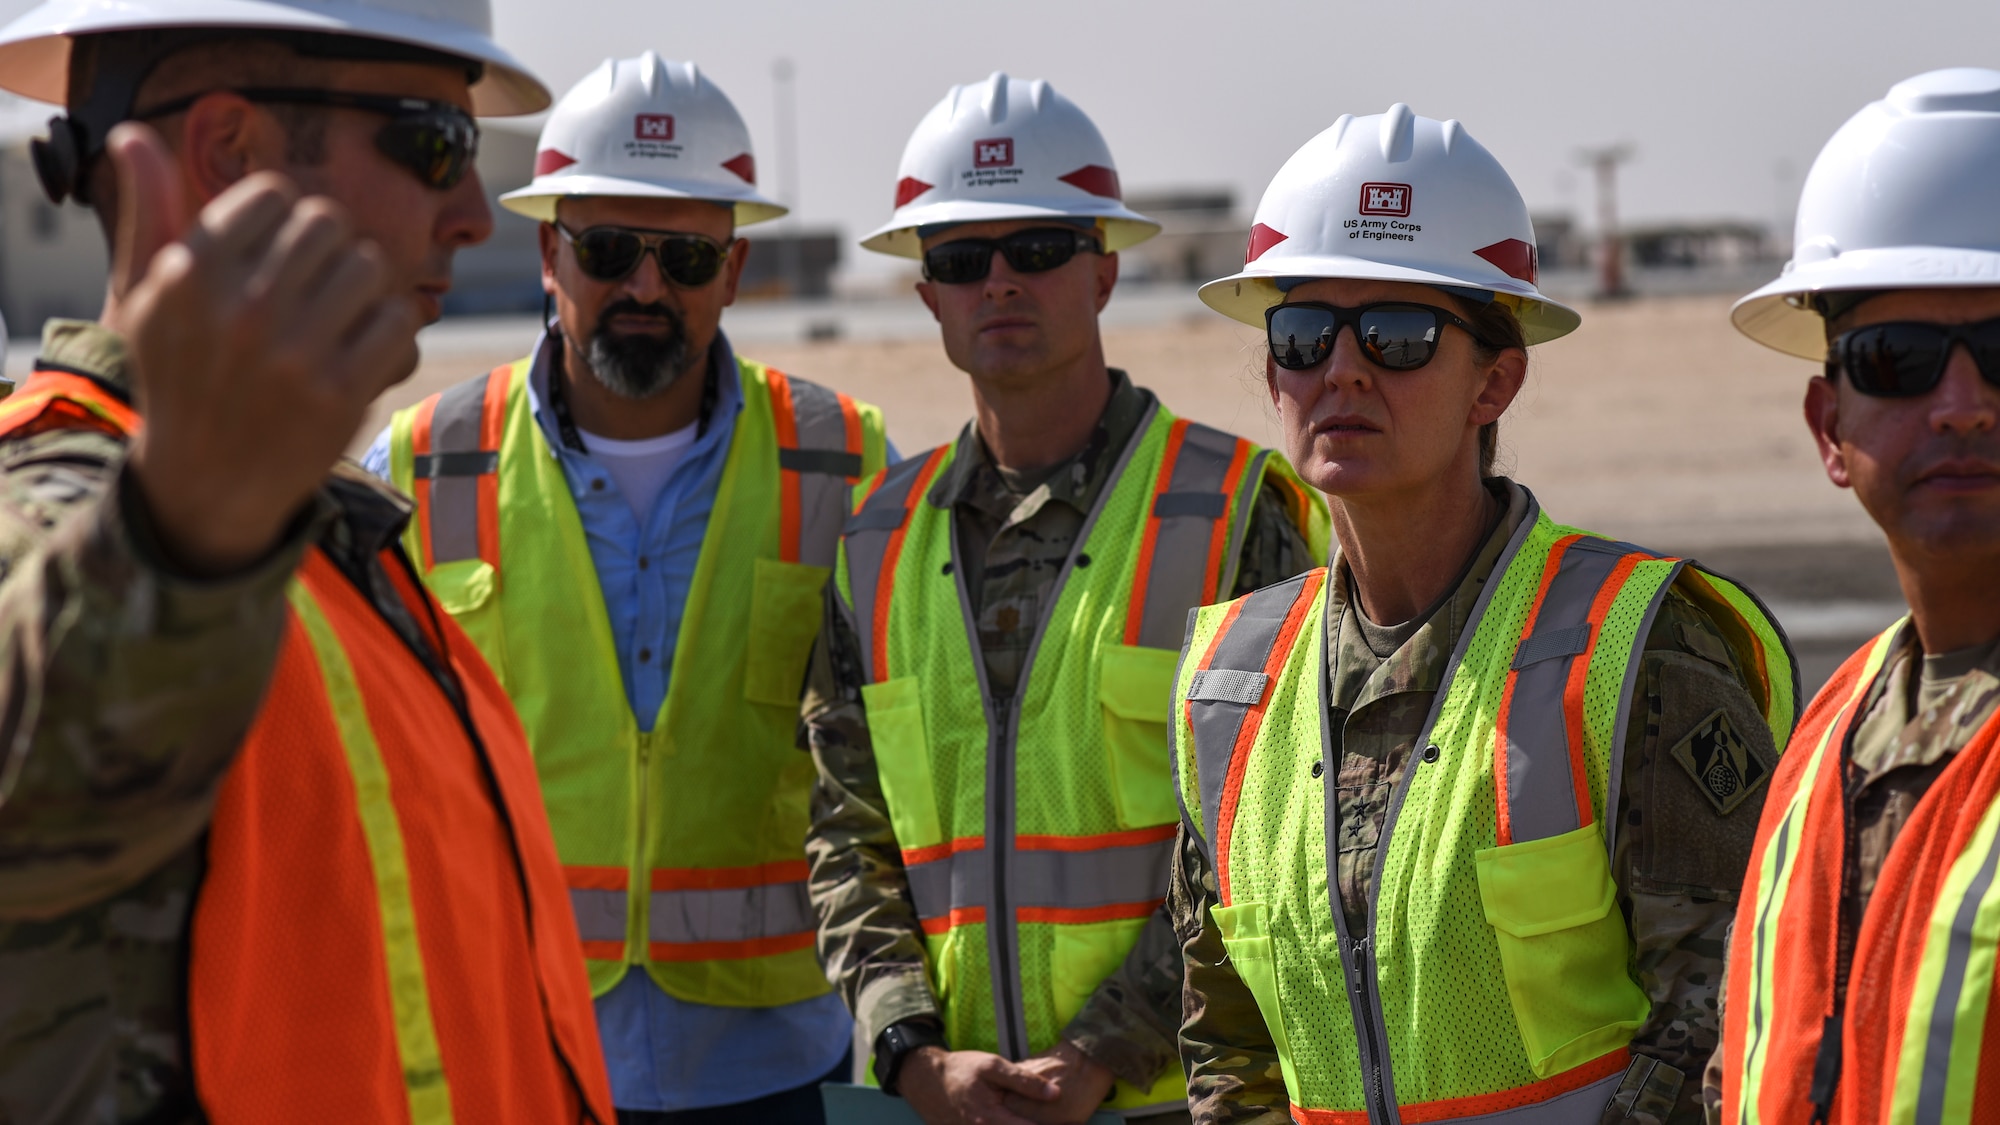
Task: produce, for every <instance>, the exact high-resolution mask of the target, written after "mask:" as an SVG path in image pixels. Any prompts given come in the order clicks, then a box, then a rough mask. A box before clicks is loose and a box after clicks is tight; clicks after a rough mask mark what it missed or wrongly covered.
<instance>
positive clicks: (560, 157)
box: [500, 51, 785, 226]
mask: <svg viewBox="0 0 2000 1125" xmlns="http://www.w3.org/2000/svg"><path fill="white" fill-rule="evenodd" d="M570 195H609V196H621V197H625V198H643V199H706V200H710V201H712V202H715V203H727V204H734V205H735V207H736V225H737V226H743V225H745V224H748V223H761V222H763V221H764V220H766V219H775V218H777V217H778V216H780V215H783V214H784V213H785V208H784V207H782V206H780V205H778V204H776V203H773V202H772V201H770V200H769V199H766V198H765V197H764V196H762V195H760V194H758V191H757V163H756V158H755V157H754V156H752V155H751V151H750V127H749V126H748V125H745V124H744V123H743V115H742V114H740V113H738V112H736V106H735V105H734V104H733V103H731V102H730V100H729V96H728V95H727V94H724V93H723V92H722V89H721V87H718V86H717V85H716V84H715V83H713V82H711V81H709V80H708V76H707V75H705V74H703V73H702V72H701V71H700V70H699V69H697V68H696V67H695V65H694V64H693V63H690V62H668V61H666V60H665V59H662V58H660V56H658V55H656V54H654V53H653V52H651V51H647V52H646V53H645V54H643V55H640V56H639V57H638V58H635V59H605V60H604V62H603V63H602V64H600V65H599V66H598V68H597V69H596V70H593V71H591V72H590V73H589V74H588V75H586V76H585V77H584V80H583V81H581V82H579V83H577V84H576V85H575V86H574V87H573V88H572V89H571V90H570V92H569V93H567V94H564V95H563V96H562V101H560V102H558V103H556V108H555V112H554V113H551V114H549V121H548V124H546V125H544V126H542V139H541V141H540V142H539V143H538V144H537V145H536V146H535V179H534V181H533V182H532V183H530V184H529V185H528V186H527V187H524V188H520V189H518V190H516V191H510V192H508V193H507V194H505V195H503V196H501V197H500V202H501V204H502V205H504V206H505V207H506V208H507V209H508V210H510V211H516V212H519V213H520V214H523V215H526V216H528V217H529V218H531V219H538V220H540V221H542V222H545V223H547V222H554V221H555V217H556V202H557V201H558V200H560V199H562V198H563V197H564V196H570Z"/></svg>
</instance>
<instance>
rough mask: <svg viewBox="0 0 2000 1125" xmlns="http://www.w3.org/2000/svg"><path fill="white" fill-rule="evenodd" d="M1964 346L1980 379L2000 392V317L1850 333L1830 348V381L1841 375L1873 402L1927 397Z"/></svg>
mask: <svg viewBox="0 0 2000 1125" xmlns="http://www.w3.org/2000/svg"><path fill="white" fill-rule="evenodd" d="M1960 344H1964V345H1965V348H1966V350H1967V351H1969V352H1971V353H1972V362H1973V363H1974V364H1975V365H1976V366H1978V368H1979V374H1980V375H1981V376H1982V377H1983V378H1985V380H1986V381H1987V382H1989V383H1991V384H1993V385H1994V386H1996V387H2000V318H1995V319H1993V320H1982V321H1980V322H1979V323H1977V324H1930V323H1927V322H1925V321H1921V320H1897V321H1891V322H1889V323H1887V324H1869V325H1864V326H1863V327H1860V328H1850V329H1848V330H1847V331H1845V332H1842V333H1841V334H1840V335H1838V336H1835V337H1834V338H1833V343H1831V344H1830V345H1828V346H1827V355H1826V377H1827V378H1828V379H1835V380H1837V379H1838V378H1839V377H1840V373H1841V372H1843V371H1844V372H1846V373H1847V378H1848V380H1849V381H1850V382H1852V383H1853V384H1854V389H1855V390H1857V391H1860V392H1861V393H1862V394H1864V395H1871V396H1873V397H1875V398H1914V397H1916V396H1917V395H1924V394H1929V393H1930V392H1931V391H1933V390H1935V389H1936V388H1937V385H1938V383H1940V382H1941V381H1943V379H1944V369H1945V367H1946V365H1948V364H1949V363H1950V362H1951V353H1952V352H1953V350H1955V349H1956V348H1957V347H1958V345H1960Z"/></svg>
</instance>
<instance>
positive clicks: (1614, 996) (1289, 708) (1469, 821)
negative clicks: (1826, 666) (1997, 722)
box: [1174, 504, 1795, 1125]
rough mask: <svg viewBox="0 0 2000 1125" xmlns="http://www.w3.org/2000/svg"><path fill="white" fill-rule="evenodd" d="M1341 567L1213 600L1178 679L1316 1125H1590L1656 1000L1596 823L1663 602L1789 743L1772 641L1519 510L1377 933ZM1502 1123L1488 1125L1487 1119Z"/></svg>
mask: <svg viewBox="0 0 2000 1125" xmlns="http://www.w3.org/2000/svg"><path fill="white" fill-rule="evenodd" d="M1327 581H1328V579H1327V575H1326V572H1325V571H1323V570H1322V571H1316V572H1314V573H1312V574H1308V575H1304V576H1301V577H1300V578H1298V579H1294V580H1293V581H1291V582H1288V583H1284V584H1281V585H1278V586H1273V587H1269V588H1266V589H1264V590H1260V591H1258V592H1257V593H1255V594H1252V595H1250V596H1248V597H1246V598H1243V599H1239V600H1238V601H1236V602H1233V603H1230V604H1228V605H1223V606H1211V607H1208V608H1206V609H1203V610H1201V611H1200V613H1199V615H1198V617H1197V619H1196V621H1195V623H1194V625H1193V627H1192V630H1191V632H1190V635H1189V640H1188V647H1187V648H1186V650H1185V655H1184V659H1183V665H1182V669H1181V673H1180V676H1179V679H1178V682H1177V685H1176V696H1175V699H1176V703H1175V708H1174V715H1175V718H1176V722H1177V737H1178V739H1179V742H1178V756H1177V758H1176V763H1177V768H1178V771H1179V782H1180V791H1181V796H1182V799H1183V801H1184V802H1185V807H1186V809H1187V813H1188V819H1189V823H1190V826H1191V829H1192V830H1193V832H1194V833H1195V834H1196V836H1197V838H1198V840H1199V842H1200V844H1201V845H1202V846H1203V848H1204V850H1205V851H1206V853H1207V854H1208V856H1209V858H1210V860H1211V862H1212V863H1213V865H1214V869H1215V871H1216V874H1217V878H1218V883H1219V890H1220V898H1221V901H1220V904H1219V905H1217V906H1215V907H1213V908H1212V909H1211V916H1212V918H1213V920H1214V924H1215V925H1216V927H1217V929H1218V930H1219V931H1220V933H1221V936H1222V939H1223V943H1224V945H1225V946H1226V947H1227V949H1228V950H1229V955H1230V960H1231V962H1232V963H1233V964H1234V966H1235V967H1236V970H1237V972H1238V973H1239V974H1240V976H1241V977H1242V979H1243V981H1244V983H1245V984H1246V986H1247V987H1248V988H1249V989H1250V991H1251V992H1252V993H1253V994H1254V995H1255V997H1256V1000H1257V1004H1258V1007H1259V1009H1260V1010H1261V1011H1262V1013H1263V1015H1264V1020H1265V1023H1266V1025H1267V1026H1268V1027H1269V1028H1270V1029H1271V1032H1272V1035H1273V1037H1274V1040H1275V1042H1276V1043H1277V1046H1278V1051H1279V1054H1280V1057H1281V1060H1282V1066H1283V1071H1284V1078H1285V1085H1286V1087H1287V1090H1288V1092H1289V1094H1290V1097H1291V1100H1292V1102H1293V1106H1294V1108H1293V1115H1294V1116H1295V1117H1296V1118H1298V1119H1299V1120H1300V1121H1303V1122H1308V1123H1322V1122H1323V1123H1333V1122H1339V1123H1342V1125H1347V1123H1350V1122H1363V1121H1371V1122H1377V1123H1385V1122H1394V1121H1399V1120H1400V1121H1437V1120H1447V1119H1454V1118H1463V1117H1474V1116H1479V1115H1485V1114H1502V1115H1505V1116H1502V1117H1495V1118H1493V1120H1505V1121H1508V1122H1535V1123H1538V1125H1539V1123H1553V1122H1565V1123H1566V1122H1579V1123H1584V1122H1595V1121H1596V1120H1598V1115H1599V1113H1600V1111H1601V1110H1602V1108H1603V1106H1604V1104H1605V1102H1606V1101H1607V1100H1608V1099H1609V1097H1610V1095H1611V1092H1612V1090H1613V1089H1615V1088H1616V1086H1617V1084H1618V1082H1619V1081H1620V1078H1621V1076H1622V1074H1623V1072H1624V1070H1625V1068H1626V1066H1627V1063H1628V1054H1627V1051H1626V1044H1627V1043H1628V1042H1629V1040H1630V1039H1631V1036H1632V1034H1633V1033H1634V1032H1635V1031H1636V1030H1637V1029H1638V1028H1639V1027H1640V1026H1642V1025H1643V1023H1644V1021H1645V1019H1646V1017H1647V1015H1648V1012H1649V1004H1648V1001H1647V999H1646V996H1645V994H1644V993H1643V992H1642V991H1641V990H1640V988H1639V986H1638V985H1637V983H1635V982H1634V981H1633V980H1632V979H1631V977H1630V975H1629V974H1628V970H1627V963H1628V960H1629V957H1630V952H1631V942H1630V939H1629V937H1628V935H1627V933H1626V930H1625V923H1624V918H1623V915H1622V913H1621V912H1620V911H1619V910H1618V907H1617V903H1616V897H1615V896H1616V886H1615V884H1614V883H1613V880H1612V877H1611V872H1610V863H1609V856H1610V854H1611V850H1612V848H1613V846H1614V843H1615V841H1613V840H1611V839H1609V838H1607V826H1606V824H1605V816H1604V810H1605V809H1607V808H1612V807H1615V806H1616V800H1617V798H1616V793H1615V790H1614V786H1615V784H1616V780H1617V778H1618V777H1619V774H1620V772H1621V771H1620V754H1621V750H1622V747H1623V745H1624V740H1625V730H1626V723H1627V720H1628V711H1629V707H1630V703H1631V692H1632V679H1633V675H1634V673H1635V671H1636V666H1637V662H1638V659H1639V654H1640V652H1641V651H1642V649H1643V646H1644V643H1645V639H1646V635H1647V632H1648V629H1649V627H1650V624H1651V621H1652V619H1653V616H1654V614H1655V613H1656V611H1657V609H1658V607H1659V604H1660V601H1661V599H1662V598H1664V596H1665V595H1666V592H1667V590H1668V588H1669V586H1671V585H1676V584H1678V588H1679V589H1680V590H1681V591H1682V592H1683V593H1684V594H1686V595H1687V596H1689V597H1690V598H1691V599H1693V600H1694V601H1695V602H1696V603H1697V604H1699V605H1701V606H1702V607H1703V608H1704V609H1706V610H1707V611H1708V612H1709V615H1710V616H1711V618H1713V619H1714V620H1716V622H1717V624H1718V627H1719V628H1721V629H1722V631H1723V632H1724V634H1725V636H1727V637H1728V638H1729V639H1730V643H1731V644H1732V647H1734V648H1735V649H1736V650H1737V653H1738V655H1739V658H1741V659H1742V661H1743V664H1744V666H1746V667H1749V668H1752V669H1754V670H1755V671H1756V674H1757V675H1756V678H1757V680H1758V684H1759V686H1760V689H1761V692H1762V698H1761V699H1760V700H1759V702H1760V703H1761V704H1762V705H1763V706H1764V710H1765V715H1766V718H1767V721H1768V722H1769V723H1770V725H1771V727H1772V729H1773V731H1775V732H1776V733H1777V734H1778V735H1779V736H1780V741H1782V736H1783V734H1784V733H1785V732H1786V731H1788V730H1789V729H1790V725H1791V721H1792V700H1793V697H1794V694H1795V689H1794V686H1793V673H1792V668H1791V660H1790V656H1789V654H1788V652H1787V650H1786V647H1785V642H1784V640H1783V638H1782V635H1781V634H1780V633H1779V632H1778V631H1777V629H1776V627H1775V626H1774V625H1773V624H1772V623H1771V622H1770V620H1769V618H1768V616H1767V615H1766V614H1765V613H1764V612H1763V611H1762V610H1761V609H1760V608H1758V606H1757V605H1756V603H1755V602H1754V601H1753V600H1752V599H1751V598H1750V596H1749V595H1748V594H1746V593H1745V592H1743V591H1742V590H1741V589H1739V588H1738V587H1736V586H1734V585H1733V584H1731V583H1729V582H1727V581H1726V580H1723V579H1721V578H1718V577H1716V576H1714V575H1711V574H1708V573H1706V572H1703V571H1699V570H1696V569H1693V568H1691V567H1689V566H1688V565H1687V564H1686V563H1685V562H1684V561H1683V560H1679V559H1665V558H1657V557H1655V556H1653V555H1651V554H1648V553H1646V552H1643V551H1640V550H1639V549H1637V548H1634V547H1631V546H1630V545H1627V544H1618V543H1611V542H1608V541H1606V540H1602V539H1597V538H1595V537H1591V536H1587V535H1585V534H1584V533H1581V532H1577V531H1575V530H1574V529H1569V528H1562V527H1558V526H1556V525H1554V524H1553V523H1551V522H1550V521H1549V520H1548V519H1547V518H1546V517H1545V516H1543V515H1542V514H1541V513H1540V510H1539V508H1538V507H1537V506H1535V505H1533V504H1531V505H1530V515H1529V518H1528V519H1526V520H1524V521H1523V523H1522V525H1521V527H1520V529H1519V530H1518V531H1517V532H1516V534H1515V536H1514V538H1513V540H1512V541H1511V542H1510V543H1509V544H1508V545H1507V549H1506V551H1505V552H1504V553H1503V555H1502V556H1501V559H1500V561H1499V562H1498V563H1497V564H1496V566H1495V569H1494V572H1493V574H1492V576H1491V577H1490V578H1489V579H1488V580H1487V582H1486V585H1485V588H1484V589H1483V591H1482V593H1481V596H1480V599H1479V602H1478V604H1477V605H1476V606H1475V608H1474V610H1473V614H1472V619H1471V620H1470V621H1469V622H1468V623H1467V625H1466V627H1465V630H1464V632H1463V634H1462V635H1461V637H1460V639H1459V643H1458V648H1457V650H1456V651H1455V652H1454V653H1453V654H1452V660H1451V665H1450V667H1449V670H1448V671H1447V673H1446V676H1445V681H1444V685H1443V687H1442V688H1441V690H1440V691H1439V692H1438V695H1437V699H1436V701H1435V703H1434V704H1433V710H1432V713H1431V715H1430V717H1429V719H1428V721H1427V722H1426V724H1425V733H1424V735H1423V736H1422V737H1421V738H1420V739H1419V740H1418V742H1417V743H1416V746H1417V747H1418V749H1417V750H1415V751H1413V753H1412V756H1411V759H1410V761H1409V764H1408V766H1407V768H1406V772H1405V774H1404V777H1403V778H1402V780H1401V781H1400V782H1399V783H1398V785H1397V787H1396V790H1395V793H1394V796H1393V797H1392V801H1391V805H1390V813H1389V820H1388V823H1387V825H1386V827H1385V830H1384V842H1383V843H1382V844H1381V846H1380V849H1379V851H1378V853H1377V861H1376V862H1377V867H1376V871H1375V874H1374V879H1373V884H1372V890H1371V895H1370V902H1369V912H1368V913H1369V931H1368V932H1367V933H1364V934H1353V933H1349V932H1347V931H1348V927H1347V923H1346V919H1345V915H1344V912H1343V911H1342V910H1341V909H1340V907H1339V905H1338V904H1336V903H1335V902H1333V901H1332V899H1331V897H1330V892H1329V889H1328V888H1329V876H1328V873H1329V864H1328V860H1329V856H1330V855H1332V854H1334V852H1335V851H1336V850H1337V842H1336V841H1335V840H1334V838H1333V829H1332V826H1333V825H1335V824H1337V819H1336V818H1335V815H1334V812H1335V810H1334V807H1333V802H1334V785H1333V776H1334V774H1335V771H1333V770H1331V769H1326V770H1324V771H1323V772H1324V774H1325V775H1326V776H1325V777H1321V776H1318V773H1320V772H1322V771H1317V770H1315V769H1314V768H1313V767H1314V766H1315V765H1316V764H1317V763H1320V762H1323V761H1328V760H1332V757H1333V752H1332V749H1331V746H1330V743H1329V739H1328V732H1327V727H1326V724H1327V722H1328V717H1327V716H1328V712H1327V706H1326V695H1325V692H1326V690H1327V688H1326V648H1325V645H1326V640H1325V637H1326V633H1325V612H1326V605H1327V601H1326V589H1325V585H1326V582H1327ZM1485 1119H1486V1118H1482V1120H1485Z"/></svg>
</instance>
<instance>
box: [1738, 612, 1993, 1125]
mask: <svg viewBox="0 0 2000 1125" xmlns="http://www.w3.org/2000/svg"><path fill="white" fill-rule="evenodd" d="M1861 706H1862V709H1861V718H1860V719H1859V720H1858V721H1857V722H1856V723H1855V726H1854V737H1853V739H1852V740H1851V746H1850V749H1849V755H1848V760H1847V786H1846V791H1847V808H1848V816H1849V818H1850V823H1852V825H1853V826H1854V848H1855V850H1854V867H1855V870H1854V873H1853V881H1852V882H1851V883H1849V890H1848V892H1847V893H1846V894H1844V895H1842V896H1841V903H1840V920H1841V928H1842V931H1843V932H1844V933H1845V934H1847V935H1848V940H1847V941H1846V942H1845V943H1844V945H1845V948H1846V949H1848V950H1849V951H1850V953H1851V952H1852V949H1853V941H1852V937H1853V935H1855V934H1858V933H1859V932H1860V930H1861V916H1862V913H1863V911H1865V910H1866V909H1867V907H1868V900H1869V898H1870V896H1872V895H1873V894H1874V893H1875V880H1876V878H1877V877H1878V876H1880V875H1881V873H1882V866H1883V864H1885V863H1887V862H1888V859H1889V848H1890V846H1891V845H1892V844H1894V843H1895V842H1896V837H1897V835H1898V834H1899V833H1901V832H1902V830H1903V825H1904V824H1906V823H1908V822H1909V819H1910V814H1911V813H1913V812H1915V811H1916V808H1917V802H1919V801H1921V800H1923V798H1924V794H1925V793H1926V792H1928V791H1929V790H1930V787H1931V783H1932V782H1934V781H1936V780H1937V778H1938V775H1939V774H1941V773H1943V772H1944V770H1945V767H1946V766H1949V765H1950V764H1951V761H1952V757H1953V755H1955V754H1957V753H1958V751H1959V749H1960V748H1961V747H1963V746H1964V745H1965V744H1966V743H1967V742H1969V741H1971V739H1972V736H1973V735H1974V734H1977V733H1978V732H1979V728H1980V727H1983V726H1985V725H1986V722H1987V720H1989V719H1991V718H1992V717H1993V712H1994V711H1995V710H1996V709H2000V640H1996V641H1991V642H1988V643H1987V644H1984V645H1980V646H1977V647H1975V648H1970V649H1961V650H1959V651H1957V652H1947V653H1941V654H1939V655H1936V656H1929V655H1925V654H1924V653H1923V651H1922V650H1921V649H1920V648H1919V647H1918V645H1917V631H1916V630H1915V629H1913V628H1908V627H1905V628H1904V629H1903V631H1902V634H1901V635H1900V636H1898V637H1897V638H1896V641H1895V644H1894V646H1893V647H1892V648H1891V649H1890V650H1889V655H1888V658H1887V659H1886V660H1885V661H1884V662H1883V665H1882V674H1881V676H1880V677H1878V678H1877V679H1876V681H1875V683H1874V685H1873V686H1871V687H1870V688H1869V689H1868V697H1867V698H1866V699H1864V700H1863V701H1862V705H1861ZM1702 1087H1703V1088H1702V1097H1703V1100H1704V1101H1705V1102H1706V1103H1707V1105H1708V1109H1709V1119H1710V1120H1711V1121H1717V1120H1720V1118H1721V1110H1722V1051H1721V1049H1720V1048H1719V1047H1718V1048H1717V1049H1716V1051H1715V1052H1714V1055H1713V1057H1712V1058H1710V1059H1709V1062H1708V1068H1707V1070H1706V1071H1704V1073H1703V1075H1702Z"/></svg>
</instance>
